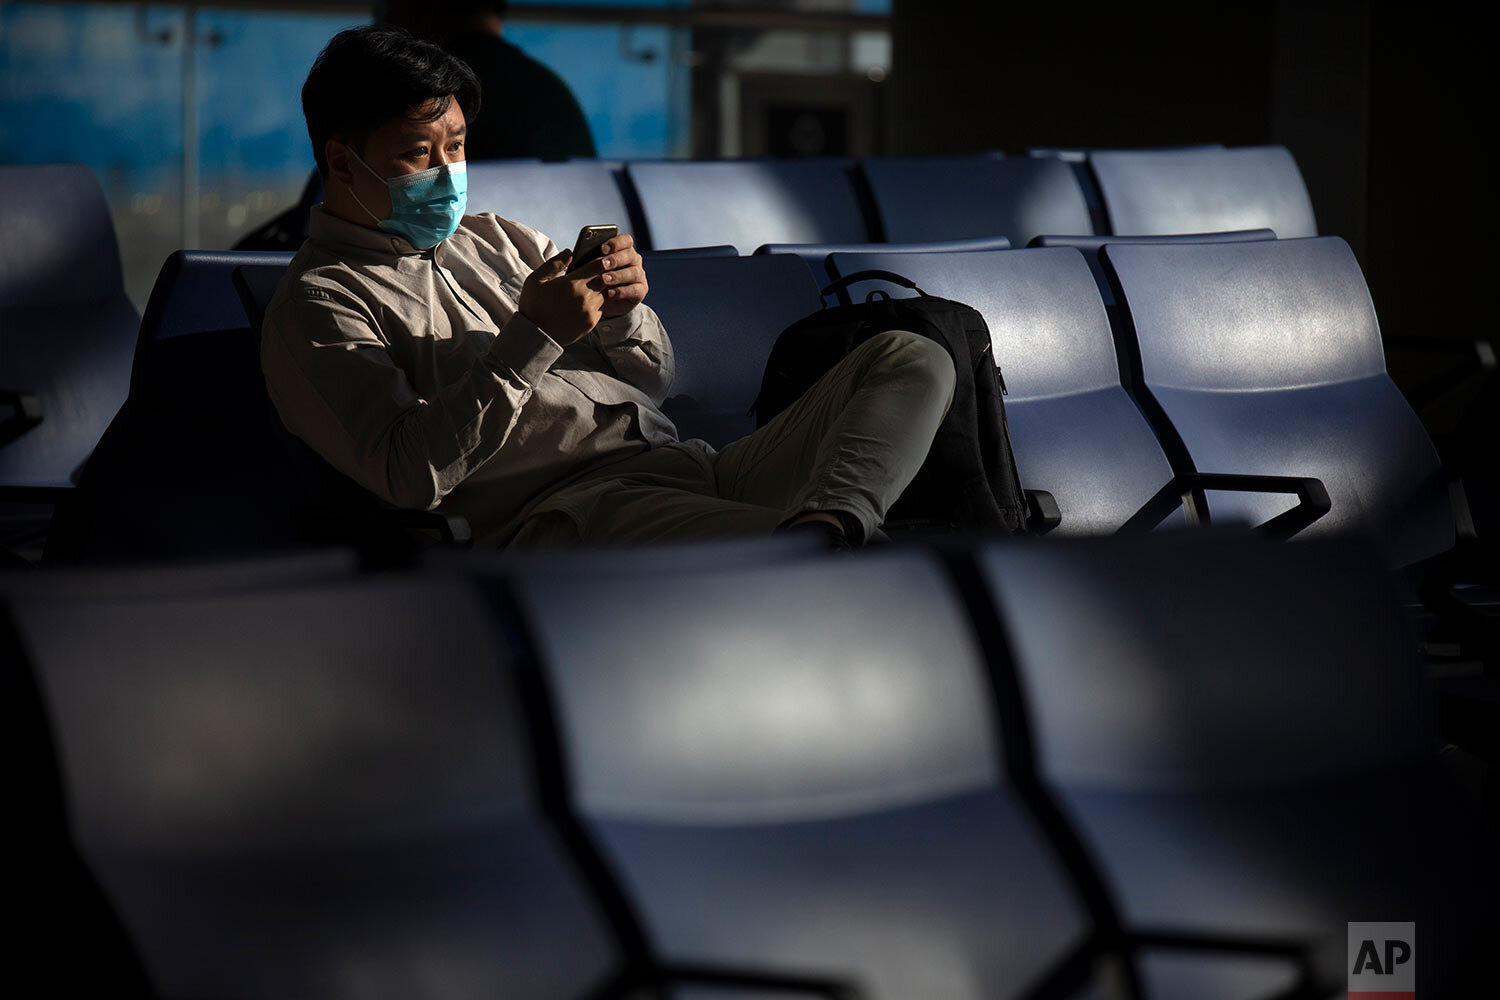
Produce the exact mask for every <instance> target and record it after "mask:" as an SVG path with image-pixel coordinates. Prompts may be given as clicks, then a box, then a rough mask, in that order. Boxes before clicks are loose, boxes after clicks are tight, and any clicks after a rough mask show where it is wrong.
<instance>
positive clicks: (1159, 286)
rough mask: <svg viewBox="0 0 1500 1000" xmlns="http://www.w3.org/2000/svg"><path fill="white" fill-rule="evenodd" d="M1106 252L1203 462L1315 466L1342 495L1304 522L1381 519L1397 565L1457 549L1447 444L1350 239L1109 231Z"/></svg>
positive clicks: (1237, 515)
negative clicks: (1401, 380)
mask: <svg viewBox="0 0 1500 1000" xmlns="http://www.w3.org/2000/svg"><path fill="white" fill-rule="evenodd" d="M1103 259H1104V263H1105V267H1106V269H1107V270H1109V271H1110V272H1111V273H1112V275H1113V280H1115V281H1117V282H1118V288H1119V289H1120V291H1121V294H1122V296H1123V298H1122V306H1123V307H1124V309H1125V310H1126V311H1127V312H1128V314H1129V321H1130V325H1131V327H1133V332H1134V342H1135V344H1136V345H1137V347H1138V350H1139V365H1140V370H1141V373H1142V389H1143V390H1144V391H1145V392H1147V393H1149V396H1150V397H1151V399H1153V400H1154V401H1155V402H1156V404H1158V405H1159V406H1160V408H1161V410H1162V413H1163V415H1164V417H1165V419H1166V420H1168V421H1169V422H1170V425H1171V427H1172V429H1173V431H1174V432H1175V433H1176V434H1177V435H1178V436H1180V438H1181V441H1182V443H1183V445H1184V446H1185V448H1186V452H1187V454H1188V456H1189V457H1190V459H1191V461H1192V463H1193V465H1194V467H1195V468H1196V469H1197V470H1198V471H1199V472H1228V473H1246V474H1258V475H1290V476H1310V477H1315V478H1317V479H1319V480H1321V481H1322V483H1323V485H1324V486H1325V487H1326V488H1327V492H1328V495H1329V497H1330V498H1331V500H1332V509H1331V511H1329V513H1328V514H1327V515H1325V516H1324V517H1322V518H1320V519H1319V520H1317V521H1315V522H1314V523H1313V524H1312V525H1311V526H1310V527H1308V528H1307V529H1306V530H1305V531H1304V532H1303V534H1304V535H1314V534H1323V533H1329V532H1349V531H1358V532H1365V533H1369V534H1371V535H1373V536H1374V537H1375V538H1376V539H1377V540H1378V542H1379V543H1380V544H1381V545H1382V546H1383V548H1384V550H1385V552H1386V554H1387V556H1388V558H1389V559H1390V562H1391V565H1393V566H1396V567H1404V566H1410V565H1413V564H1416V563H1418V562H1420V561H1422V560H1425V559H1428V558H1429V557H1432V556H1436V555H1438V554H1439V553H1442V552H1445V551H1447V550H1448V549H1451V548H1452V547H1453V544H1454V538H1455V533H1454V523H1453V513H1452V509H1451V506H1450V503H1449V499H1448V492H1447V487H1446V484H1445V482H1444V478H1443V475H1442V470H1441V467H1440V464H1439V461H1438V456H1437V452H1436V450H1435V449H1434V448H1433V446H1432V442H1431V440H1429V438H1428V437H1427V432H1426V431H1425V430H1424V429H1423V427H1422V424H1421V422H1420V421H1419V420H1418V419H1417V416H1416V414H1415V413H1413V412H1412V409H1411V407H1410V405H1408V404H1407V402H1406V400H1405V399H1404V398H1403V397H1402V395H1401V393H1400V391H1399V390H1398V389H1397V388H1396V386H1395V384H1394V383H1393V382H1392V381H1391V379H1390V376H1389V375H1387V374H1386V370H1385V358H1384V354H1383V352H1382V349H1381V342H1380V329H1379V326H1378V324H1377V322H1376V319H1375V310H1374V306H1373V305H1372V303H1371V301H1370V293H1369V290H1368V289H1367V288H1366V286H1365V280H1364V276H1363V275H1362V274H1361V273H1360V269H1359V264H1358V262H1357V261H1356V260H1355V259H1354V254H1353V253H1352V252H1351V251H1350V250H1349V246H1348V244H1346V243H1345V242H1344V241H1343V240H1341V239H1339V238H1337V237H1321V238H1314V239H1303V240H1277V241H1274V242H1251V243H1226V244H1196V245H1188V244H1184V245H1131V246H1125V245H1106V246H1105V248H1104V251H1103ZM1285 508H1286V501H1285V499H1284V498H1281V497H1275V496H1271V495H1267V494H1220V493H1211V494H1210V495H1209V509H1210V512H1211V513H1212V515H1213V516H1214V517H1216V518H1219V519H1225V518H1231V519H1245V520H1249V521H1250V522H1252V523H1259V522H1261V521H1264V520H1266V519H1267V518H1269V517H1271V516H1273V515H1275V514H1278V513H1279V512H1281V511H1282V510H1284V509H1285Z"/></svg>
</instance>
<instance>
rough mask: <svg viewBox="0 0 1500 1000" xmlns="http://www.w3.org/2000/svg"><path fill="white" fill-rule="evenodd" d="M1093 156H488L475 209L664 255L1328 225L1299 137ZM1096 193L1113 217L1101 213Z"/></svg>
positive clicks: (479, 169) (1300, 231)
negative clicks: (1298, 157)
mask: <svg viewBox="0 0 1500 1000" xmlns="http://www.w3.org/2000/svg"><path fill="white" fill-rule="evenodd" d="M1085 164H1086V170H1084V171H1082V172H1080V170H1075V169H1074V166H1075V165H1073V164H1070V163H1069V162H1067V161H1066V160H1064V159H1062V158H1060V157H1002V156H995V155H975V156H952V157H884V158H868V159H864V160H860V161H857V162H856V161H853V160H839V159H824V160H737V161H718V162H691V161H675V162H674V161H635V162H629V163H625V164H624V165H623V166H620V165H612V164H605V163H594V162H588V161H575V162H570V163H564V164H551V163H505V162H491V163H473V164H470V166H469V178H470V180H469V185H470V187H469V205H470V209H471V211H493V212H496V213H498V214H499V215H502V216H505V217H507V218H514V219H518V220H520V221H522V222H527V223H529V224H532V225H534V226H536V228H538V229H540V230H541V231H542V232H544V233H547V234H548V235H549V236H551V237H552V238H553V239H555V240H558V241H559V242H561V241H565V240H568V239H571V237H572V234H573V233H575V232H577V230H578V229H579V227H581V226H583V225H586V224H589V223H597V222H607V221H614V222H619V223H621V224H622V225H623V224H629V225H632V226H633V228H634V231H635V233H636V235H637V237H638V238H639V239H640V240H641V242H642V245H643V246H647V247H650V248H652V249H655V250H662V249H669V248H676V247H695V246H710V245H721V244H731V245H733V246H735V247H737V248H738V249H739V251H740V252H742V253H749V252H751V251H752V250H754V249H755V248H757V247H760V246H763V245H765V244H773V243H866V242H900V243H911V242H931V241H941V240H958V239H974V238H998V237H1003V238H1006V239H1008V240H1009V241H1010V243H1011V244H1012V245H1014V246H1024V245H1026V243H1027V242H1028V241H1030V240H1031V239H1033V238H1034V237H1036V236H1040V235H1043V234H1049V233H1066V234H1095V233H1114V234H1121V235H1130V234H1141V235H1158V234H1167V233H1197V232H1218V231H1225V230H1239V229H1258V228H1269V229H1272V230H1274V231H1275V232H1276V233H1277V235H1278V236H1281V237H1283V238H1294V237H1302V236H1315V235H1317V228H1316V225H1315V222H1314V220H1313V215H1312V206H1311V202H1310V201H1309V199H1308V196H1307V189H1306V186H1305V185H1304V184H1303V181H1302V176H1301V174H1300V173H1299V172H1298V170H1297V165H1296V162H1295V161H1294V160H1293V159H1292V157H1291V154H1290V153H1288V152H1287V150H1286V149H1284V148H1283V147H1279V146H1266V147H1246V148H1239V149H1223V148H1193V149H1183V150H1163V151H1137V152H1109V153H1096V154H1093V155H1091V156H1089V157H1087V158H1086V160H1085ZM1096 191H1097V193H1096ZM1095 198H1098V199H1102V202H1103V206H1104V211H1105V213H1106V214H1105V215H1104V216H1103V218H1102V219H1096V218H1095V213H1093V212H1092V211H1091V209H1090V201H1091V200H1093V199H1095Z"/></svg>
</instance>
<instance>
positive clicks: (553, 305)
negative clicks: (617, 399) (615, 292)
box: [516, 237, 645, 347]
mask: <svg viewBox="0 0 1500 1000" xmlns="http://www.w3.org/2000/svg"><path fill="white" fill-rule="evenodd" d="M626 239H629V237H626ZM611 242H612V243H613V242H617V240H611ZM572 256H573V251H571V250H564V251H563V252H562V253H560V254H558V255H557V256H555V257H553V258H551V259H550V260H548V261H547V262H546V263H544V264H542V266H541V267H539V268H537V269H536V270H535V271H532V272H531V273H530V274H529V275H527V276H526V282H525V284H523V285H522V286H521V300H520V302H519V303H517V306H516V311H517V312H519V313H520V314H521V315H522V316H525V317H526V318H527V319H529V320H531V321H532V322H533V323H535V324H536V325H537V326H538V327H540V328H541V330H542V332H543V333H545V334H546V335H547V336H549V337H551V338H552V339H553V341H555V342H556V343H557V344H558V345H559V346H561V347H567V346H568V345H569V344H571V343H573V342H574V341H575V340H578V339H580V338H582V337H583V335H584V334H586V333H588V332H589V331H590V330H592V329H593V328H594V327H595V326H597V325H598V323H599V320H600V319H601V318H603V316H604V307H605V304H606V303H605V298H604V292H603V289H604V287H605V286H604V284H603V271H604V269H603V268H602V267H601V263H602V262H601V261H597V260H596V261H594V262H593V263H592V264H589V265H587V266H585V267H581V268H579V269H578V270H577V271H576V272H574V273H573V274H568V273H567V270H568V261H569V260H570V259H571V258H572ZM615 256H618V254H616V255H615ZM644 280H645V279H644V277H643V278H642V281H644Z"/></svg>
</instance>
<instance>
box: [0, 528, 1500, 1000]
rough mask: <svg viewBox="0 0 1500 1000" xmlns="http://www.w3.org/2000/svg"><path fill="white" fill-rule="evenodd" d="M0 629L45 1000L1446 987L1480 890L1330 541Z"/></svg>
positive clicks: (1193, 992)
mask: <svg viewBox="0 0 1500 1000" xmlns="http://www.w3.org/2000/svg"><path fill="white" fill-rule="evenodd" d="M622 593H623V594H636V595H649V600H621V599H620V595H621V594H622ZM0 603H3V610H4V612H5V617H4V618H3V619H0V622H5V623H8V625H6V627H5V629H4V632H3V634H0V639H3V640H4V641H3V643H0V649H3V651H4V656H0V674H3V678H0V679H3V682H4V685H5V687H6V690H7V694H8V697H7V698H6V699H5V711H7V712H8V713H10V714H9V716H8V720H7V721H8V724H7V725H6V726H5V727H4V732H5V734H6V740H7V743H6V748H7V751H8V752H9V753H10V754H11V760H12V761H14V762H16V763H17V764H18V766H19V770H21V771H22V772H24V774H25V776H26V779H27V780H25V781H23V782H21V783H20V785H19V786H18V787H19V788H20V790H21V794H22V795H23V798H25V801H24V802H21V803H17V804H18V805H19V806H20V808H19V809H17V810H16V813H15V815H16V823H15V824H13V825H14V826H18V827H21V828H22V834H23V835H24V837H25V843H26V844H27V846H28V849H29V850H30V851H31V855H30V856H29V857H28V858H27V859H26V861H27V862H28V865H27V866H28V869H29V870H30V871H31V873H32V874H34V875H40V876H42V878H41V879H39V880H38V881H39V883H40V885H41V888H39V889H38V890H35V891H31V890H25V889H23V892H32V894H31V895H25V896H24V897H22V898H18V899H17V900H13V903H14V904H15V905H18V906H22V907H24V910H25V912H26V913H27V914H28V916H29V917H30V918H31V919H28V920H27V921H25V922H24V923H23V925H22V927H21V928H20V931H19V932H20V933H21V935H22V937H21V938H18V939H17V941H18V942H19V943H20V944H21V945H22V947H21V952H20V953H25V954H28V955H29V956H30V957H32V958H34V959H35V960H37V961H39V962H45V963H47V967H48V968H49V969H50V970H52V975H54V976H60V977H65V978H84V977H88V976H95V977H98V979H100V980H103V981H109V982H112V983H120V982H122V981H125V977H124V975H123V974H122V972H121V970H119V969H115V968H111V967H110V966H109V965H108V964H102V965H101V964H100V963H101V962H105V963H107V962H117V963H119V964H121V965H128V964H130V962H132V961H134V962H137V963H138V968H137V969H136V970H135V972H136V974H137V975H138V976H139V977H140V978H141V979H143V980H144V981H145V983H146V984H147V989H148V991H149V992H151V993H153V994H155V995H162V996H207V995H212V996H222V997H227V998H239V997H247V998H248V997H261V996H277V997H285V996H291V997H297V996H313V995H317V996H335V997H337V996H388V995H389V996H395V995H412V994H422V995H443V996H457V997H463V996H480V995H487V996H494V995H504V996H516V997H528V996H536V997H559V996H582V995H624V994H626V993H627V992H628V990H627V988H628V987H630V986H632V985H634V986H641V985H676V986H697V987H701V988H702V989H703V992H702V993H701V994H699V993H691V992H689V991H687V990H684V991H683V992H682V993H681V994H680V995H702V996H708V995H722V990H723V989H724V988H726V987H732V986H738V987H740V988H741V989H744V988H748V987H758V988H759V989H760V991H761V993H764V994H766V995H783V996H820V995H821V996H831V995H835V992H836V991H838V990H843V992H841V993H838V995H842V996H857V997H868V998H872V1000H874V998H899V997H911V996H921V997H930V998H938V1000H942V998H952V1000H960V998H978V997H1017V996H1026V995H1046V996H1074V995H1078V996H1083V995H1115V993H1114V992H1113V991H1123V995H1127V996H1143V997H1159V998H1184V1000H1186V998H1201V997H1205V996H1213V997H1218V998H1225V1000H1238V998H1244V1000H1250V998H1252V997H1262V996H1270V995H1300V996H1323V995H1331V994H1332V993H1333V992H1335V991H1336V990H1337V989H1339V988H1341V987H1342V985H1343V973H1344V968H1343V958H1344V954H1345V952H1344V940H1345V933H1346V922H1347V921H1348V920H1350V919H1363V918H1365V917H1366V916H1367V915H1380V916H1381V917H1382V918H1384V917H1390V918H1393V919H1395V918H1399V919H1403V920H1414V921H1416V922H1417V923H1418V924H1419V925H1420V927H1421V928H1422V934H1423V939H1424V940H1427V941H1432V942H1435V944H1434V945H1432V946H1430V947H1428V948H1425V949H1424V952H1423V959H1422V963H1421V964H1420V966H1419V970H1420V975H1421V977H1422V978H1421V980H1420V982H1421V983H1422V986H1423V991H1424V994H1426V993H1427V992H1428V991H1430V992H1431V995H1443V996H1448V995H1461V994H1462V990H1461V989H1460V987H1461V986H1462V985H1464V984H1466V979H1465V977H1466V976H1468V975H1470V974H1472V973H1473V972H1474V971H1476V970H1477V965H1476V963H1477V961H1478V959H1479V957H1480V955H1481V954H1482V953H1481V951H1480V950H1479V949H1480V948H1481V947H1482V946H1483V943H1484V938H1483V935H1484V932H1485V928H1486V927H1487V926H1488V925H1487V924H1486V922H1485V913H1486V911H1484V909H1483V907H1484V906H1485V905H1486V902H1485V901H1486V899H1487V898H1492V897H1487V895H1486V894H1487V893H1488V892H1489V891H1490V882H1489V877H1490V873H1489V872H1488V870H1487V869H1485V868H1483V867H1481V866H1480V864H1479V862H1478V861H1477V860H1476V850H1477V845H1476V843H1475V840H1474V837H1475V829H1474V827H1473V825H1472V823H1471V822H1470V821H1469V820H1468V819H1467V817H1465V816H1464V815H1463V814H1462V813H1461V812H1460V811H1459V810H1458V809H1457V807H1456V804H1455V802H1454V801H1453V799H1452V798H1451V796H1450V795H1449V794H1448V792H1447V790H1446V788H1445V786H1444V785H1443V783H1442V781H1441V779H1440V776H1439V774H1438V767H1437V760H1436V742H1435V736H1434V729H1433V719H1432V713H1431V707H1430V703H1429V702H1430V695H1429V692H1428V691H1427V690H1426V688H1425V684H1424V682H1423V679H1422V676H1421V671H1420V667H1419V665H1418V662H1417V659H1416V656H1415V652H1414V647H1413V644H1412V642H1411V639H1410V636H1409V635H1407V634H1406V633H1405V632H1404V631H1403V628H1402V626H1401V622H1400V616H1399V614H1398V613H1396V611H1395V609H1394V607H1393V606H1392V599H1391V594H1390V592H1389V591H1388V590H1387V589H1386V587H1385V584H1384V582H1383V577H1382V574H1381V573H1380V572H1379V567H1378V563H1377V562H1376V561H1375V560H1374V559H1373V558H1372V557H1371V556H1370V555H1369V554H1368V553H1366V552H1365V551H1364V550H1363V549H1361V548H1360V547H1358V546H1355V545H1352V544H1349V543H1346V542H1315V543H1310V544H1308V545H1306V546H1276V545H1272V544H1270V543H1267V542H1262V541H1257V540H1256V539H1253V538H1251V537H1248V536H1235V537H1217V536H1213V535H1210V536H1208V537H1204V536H1203V535H1193V536H1188V535H1180V536H1177V537H1176V538H1175V539H1174V540H1169V541H1166V542H1163V541H1162V540H1152V542H1151V543H1150V544H1147V543H1145V542H1143V541H1141V540H1125V541H1122V540H1112V541H1103V542H1101V541H1091V542H1087V543H1076V542H1075V543H1064V544H1058V545H1048V546H1035V545H1016V544H1008V545H1007V544H997V545H991V546H984V547H980V548H977V549H974V550H972V551H963V550H957V549H947V550H941V551H930V550H924V549H915V548H909V549H908V548H895V547H892V548H888V549H886V550H884V551H882V552H879V553H873V552H872V553H864V554H861V555H860V556H857V557H854V558H849V559H826V558H816V557H810V556H803V555H802V554H800V553H799V552H798V551H796V550H794V549H784V548H779V547H776V546H757V547H755V548H747V547H744V546H738V547H736V546H728V547H719V546H710V547H706V548H696V549H693V550H689V551H686V552H680V551H674V550H670V549H667V550H658V551H656V552H652V553H640V552H637V553H633V554H622V553H618V552H613V553H602V554H586V553H585V554H570V555H563V556H556V557H551V558H544V557H540V556H527V557H525V558H520V559H517V558H514V557H479V556H472V555H471V556H469V557H467V558H464V559H452V560H447V561H443V562H441V563H439V564H437V565H433V566H431V567H429V568H427V569H426V570H422V571H416V572H407V573H396V574H391V573H384V574H374V575H367V576H361V577H354V576H350V575H347V573H346V572H345V571H344V570H343V569H341V567H340V565H339V563H338V562H337V561H336V560H330V559H327V558H323V559H318V560H314V561H310V562H307V563H305V564H302V565H301V566H300V567H299V565H298V564H295V563H278V564H273V565H271V566H269V567H266V568H264V569H257V568H255V567H253V566H252V567H248V568H247V567H245V566H233V567H228V568H227V569H226V570H225V571H224V573H223V574H222V575H221V576H218V577H217V578H216V575H215V572H214V571H213V570H212V569H206V568H202V567H199V568H196V569H194V570H191V571H170V572H167V571H160V570H157V571H139V570H137V571H124V572H111V573H101V572H98V571H95V572H92V573H76V572H75V573H59V574H53V575H49V577H48V578H46V579H44V580H41V581H35V580H26V581H18V580H16V579H13V578H6V577H0ZM646 608H650V609H651V611H650V612H649V613H647V612H646V611H645V609H646ZM79 621H86V622H88V627H87V628H78V627H77V625H76V623H77V622H79ZM43 717H45V719H46V720H47V722H46V724H45V725H43V724H41V719H42V718H43ZM49 762H50V763H49ZM65 875H66V878H64V876H65ZM63 925H67V926H69V927H70V929H71V930H72V933H70V934H67V935H63V934H55V933H53V932H52V929H53V928H56V927H60V926H63ZM79 933H86V934H87V935H88V937H87V938H85V939H83V940H80V939H79V936H78V935H79ZM75 949H77V950H82V951H84V952H86V953H88V954H89V955H90V956H91V962H87V963H82V962H77V961H71V962H70V961H65V960H63V959H65V958H66V957H68V956H69V955H73V954H74V951H75ZM126 971H129V970H126ZM54 981H59V982H61V981H63V980H62V979H57V980H54ZM757 995H759V994H757Z"/></svg>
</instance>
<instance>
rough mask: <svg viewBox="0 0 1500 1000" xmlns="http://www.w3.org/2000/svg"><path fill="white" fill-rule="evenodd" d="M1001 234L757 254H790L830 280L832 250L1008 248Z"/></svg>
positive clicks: (765, 248) (767, 247)
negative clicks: (965, 238) (963, 238)
mask: <svg viewBox="0 0 1500 1000" xmlns="http://www.w3.org/2000/svg"><path fill="white" fill-rule="evenodd" d="M1009 249H1010V240H1008V239H1006V238H1005V237H1004V236H981V237H976V238H974V239H967V240H931V241H928V242H918V243H766V244H763V245H762V246H758V247H756V248H755V252H756V253H757V254H793V255H795V256H797V257H801V258H802V260H803V262H804V263H806V264H807V267H808V270H810V271H812V275H813V280H815V281H818V282H820V283H821V282H824V281H832V280H834V279H835V278H837V277H838V275H836V274H834V273H832V272H831V271H829V270H828V255H829V254H835V253H973V252H974V251H976V250H1009Z"/></svg>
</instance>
